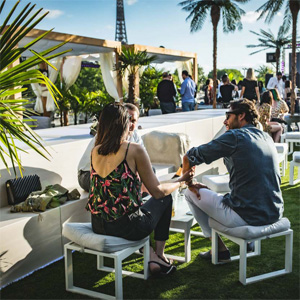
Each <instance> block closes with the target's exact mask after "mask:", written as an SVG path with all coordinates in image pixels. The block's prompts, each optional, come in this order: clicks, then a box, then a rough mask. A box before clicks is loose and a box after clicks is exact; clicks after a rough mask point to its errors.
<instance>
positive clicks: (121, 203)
mask: <svg viewBox="0 0 300 300" xmlns="http://www.w3.org/2000/svg"><path fill="white" fill-rule="evenodd" d="M129 118H130V117H129V114H128V111H127V109H126V108H125V107H124V106H123V105H121V104H109V105H107V106H106V107H105V108H104V109H103V111H102V113H101V115H100V117H99V126H98V131H97V138H96V141H95V147H94V148H93V150H92V153H91V185H90V192H89V201H88V203H87V206H86V209H87V210H89V211H90V212H91V214H92V228H93V231H94V232H95V233H97V234H106V235H112V236H116V237H122V238H124V239H128V240H141V239H143V238H145V237H147V236H148V235H149V234H150V233H151V232H152V231H153V230H154V239H155V241H156V252H154V250H153V249H152V248H151V251H150V262H149V267H150V271H151V272H152V273H153V274H165V275H166V274H170V273H172V272H173V271H175V270H176V267H175V266H174V265H172V262H170V261H169V260H168V259H167V258H166V256H165V254H164V248H165V243H166V240H167V239H168V238H169V227H170V222H171V214H172V196H171V195H170V194H171V193H172V192H173V191H174V190H176V189H177V188H179V187H180V186H181V183H184V182H185V181H189V180H191V178H192V176H193V170H189V171H188V172H186V173H185V174H184V175H183V176H182V177H179V178H178V179H176V180H174V181H173V182H169V183H163V184H162V183H159V182H158V180H157V178H156V176H155V175H154V173H153V170H152V167H151V163H150V160H149V157H148V155H147V153H146V152H145V150H144V149H143V147H142V146H141V145H139V144H135V143H130V142H128V141H127V136H128V134H129V127H130V120H129ZM141 181H142V182H143V183H144V185H145V186H146V188H147V189H148V190H149V192H150V193H151V195H152V196H153V197H152V198H151V199H150V200H148V201H147V202H146V203H145V204H143V203H142V198H141V193H140V188H141Z"/></svg>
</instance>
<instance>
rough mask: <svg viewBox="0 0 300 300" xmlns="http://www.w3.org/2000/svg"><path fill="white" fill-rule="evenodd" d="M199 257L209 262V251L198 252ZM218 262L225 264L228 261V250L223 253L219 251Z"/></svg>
mask: <svg viewBox="0 0 300 300" xmlns="http://www.w3.org/2000/svg"><path fill="white" fill-rule="evenodd" d="M199 256H200V257H201V258H203V259H206V260H211V257H212V255H211V253H210V250H208V251H207V252H200V254H199ZM218 261H219V262H227V261H230V251H229V250H225V251H221V252H219V253H218Z"/></svg>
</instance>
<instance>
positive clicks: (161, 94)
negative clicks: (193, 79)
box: [157, 72, 176, 114]
mask: <svg viewBox="0 0 300 300" xmlns="http://www.w3.org/2000/svg"><path fill="white" fill-rule="evenodd" d="M162 76H163V80H162V81H161V82H160V83H159V84H158V86H157V98H158V100H159V102H160V108H161V112H162V113H163V114H170V113H174V112H176V104H175V101H174V98H175V96H176V89H175V86H174V83H173V81H171V80H170V77H169V74H168V72H164V73H163V75H162Z"/></svg>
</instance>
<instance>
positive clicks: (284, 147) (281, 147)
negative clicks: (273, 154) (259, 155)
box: [275, 143, 289, 153]
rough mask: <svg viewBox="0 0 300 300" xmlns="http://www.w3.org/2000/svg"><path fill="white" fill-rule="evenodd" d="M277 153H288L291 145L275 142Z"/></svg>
mask: <svg viewBox="0 0 300 300" xmlns="http://www.w3.org/2000/svg"><path fill="white" fill-rule="evenodd" d="M275 147H276V150H277V153H288V149H289V146H288V144H287V143H275Z"/></svg>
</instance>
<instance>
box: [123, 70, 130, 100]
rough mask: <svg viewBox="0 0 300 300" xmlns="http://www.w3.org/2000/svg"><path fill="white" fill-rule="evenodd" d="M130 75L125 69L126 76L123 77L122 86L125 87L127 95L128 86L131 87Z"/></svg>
mask: <svg viewBox="0 0 300 300" xmlns="http://www.w3.org/2000/svg"><path fill="white" fill-rule="evenodd" d="M128 75H129V72H128V70H125V72H124V76H123V78H122V86H123V89H124V90H125V97H127V95H128V88H129V84H128Z"/></svg>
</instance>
